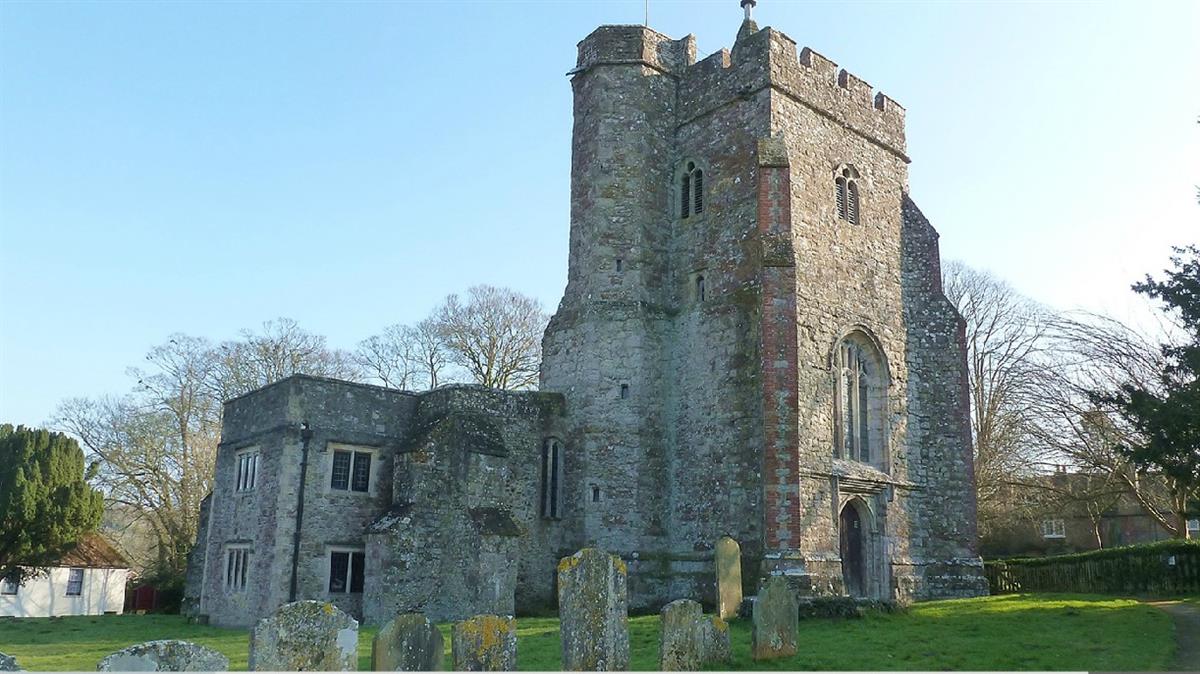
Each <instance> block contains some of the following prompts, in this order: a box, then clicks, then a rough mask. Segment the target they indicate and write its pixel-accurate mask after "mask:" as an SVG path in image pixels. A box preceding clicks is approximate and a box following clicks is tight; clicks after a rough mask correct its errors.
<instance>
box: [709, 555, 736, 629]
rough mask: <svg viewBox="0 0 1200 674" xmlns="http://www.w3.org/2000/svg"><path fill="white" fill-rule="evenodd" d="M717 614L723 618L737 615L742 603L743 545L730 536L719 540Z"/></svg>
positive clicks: (726, 618)
mask: <svg viewBox="0 0 1200 674" xmlns="http://www.w3.org/2000/svg"><path fill="white" fill-rule="evenodd" d="M713 556H714V561H715V562H716V567H717V615H718V616H720V617H721V619H722V620H729V619H730V618H733V617H736V616H737V613H738V608H739V607H740V606H741V605H742V546H740V545H738V542H737V541H735V540H733V539H732V538H730V537H729V536H722V537H721V540H719V541H717V549H716V552H715V554H714V555H713Z"/></svg>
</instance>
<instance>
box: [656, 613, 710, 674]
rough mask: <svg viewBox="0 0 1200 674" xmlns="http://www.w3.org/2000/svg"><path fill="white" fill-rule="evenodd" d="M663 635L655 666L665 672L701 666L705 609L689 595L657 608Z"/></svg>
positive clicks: (686, 670) (687, 669)
mask: <svg viewBox="0 0 1200 674" xmlns="http://www.w3.org/2000/svg"><path fill="white" fill-rule="evenodd" d="M659 616H660V617H661V618H662V639H661V641H660V642H659V650H658V668H659V669H660V670H662V671H664V672H693V671H696V670H697V669H699V668H700V639H699V637H700V630H701V629H703V626H702V624H701V622H702V621H703V620H704V609H702V608H701V607H700V603H699V602H697V601H693V600H691V599H676V600H675V601H673V602H671V603H669V604H667V605H666V606H664V607H663V608H662V611H660V612H659Z"/></svg>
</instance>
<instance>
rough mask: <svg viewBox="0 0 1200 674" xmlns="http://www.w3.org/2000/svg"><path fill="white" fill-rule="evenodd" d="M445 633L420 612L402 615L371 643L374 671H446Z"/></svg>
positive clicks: (380, 630) (382, 629)
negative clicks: (443, 667) (443, 639)
mask: <svg viewBox="0 0 1200 674" xmlns="http://www.w3.org/2000/svg"><path fill="white" fill-rule="evenodd" d="M443 656H444V653H443V649H442V633H441V632H439V631H438V628H437V626H436V625H434V624H433V623H432V622H430V621H429V618H426V617H425V616H423V615H421V614H420V613H404V614H402V615H398V616H396V617H395V618H393V619H392V620H391V621H389V622H388V623H387V624H386V625H384V626H383V627H381V628H380V629H379V633H378V634H376V635H375V638H374V639H373V640H372V641H371V669H373V670H375V671H377V672H432V671H438V670H440V669H441V668H442V659H443Z"/></svg>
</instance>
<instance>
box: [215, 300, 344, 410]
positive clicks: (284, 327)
mask: <svg viewBox="0 0 1200 674" xmlns="http://www.w3.org/2000/svg"><path fill="white" fill-rule="evenodd" d="M216 354H217V366H216V369H215V371H214V373H213V376H212V377H211V378H210V383H211V384H212V386H213V393H214V395H215V396H216V397H217V398H218V399H220V400H222V401H224V400H228V399H230V398H235V397H237V396H239V395H242V394H243V393H248V392H250V391H253V390H255V389H258V388H262V387H263V386H266V385H267V384H270V383H272V382H276V381H279V380H280V379H284V378H286V377H290V376H291V375H294V374H309V375H314V376H318V377H332V378H334V379H345V380H347V381H362V380H363V379H364V378H365V377H364V375H363V372H362V368H361V367H360V365H359V363H358V362H357V361H356V360H355V358H354V356H353V355H352V354H350V353H348V352H346V351H342V350H339V349H333V348H330V347H329V346H328V345H327V344H326V340H325V338H324V337H323V336H321V335H314V334H312V333H310V332H307V331H305V330H304V329H303V328H301V327H300V325H299V324H298V323H296V321H294V320H292V319H290V318H277V319H275V320H272V321H267V322H265V323H263V327H262V332H261V333H256V332H253V331H251V330H243V331H242V333H241V339H238V340H231V341H227V342H223V343H221V345H220V346H219V347H217V349H216Z"/></svg>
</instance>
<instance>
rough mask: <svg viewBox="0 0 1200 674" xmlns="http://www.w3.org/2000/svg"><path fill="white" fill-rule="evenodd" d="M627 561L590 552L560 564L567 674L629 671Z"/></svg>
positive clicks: (576, 555) (604, 553)
mask: <svg viewBox="0 0 1200 674" xmlns="http://www.w3.org/2000/svg"><path fill="white" fill-rule="evenodd" d="M627 576H628V571H627V570H626V568H625V562H622V561H621V558H620V557H618V556H616V555H610V554H608V553H607V552H604V551H603V550H597V549H596V548H584V549H582V550H580V551H579V552H576V553H575V554H573V555H571V556H570V557H563V558H562V561H560V562H559V563H558V616H559V620H560V635H561V637H562V666H563V669H564V670H566V671H580V670H582V671H620V670H625V669H629V624H628V622H629V609H628V601H629V599H628V596H627V589H626V588H627V583H628V577H627Z"/></svg>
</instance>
